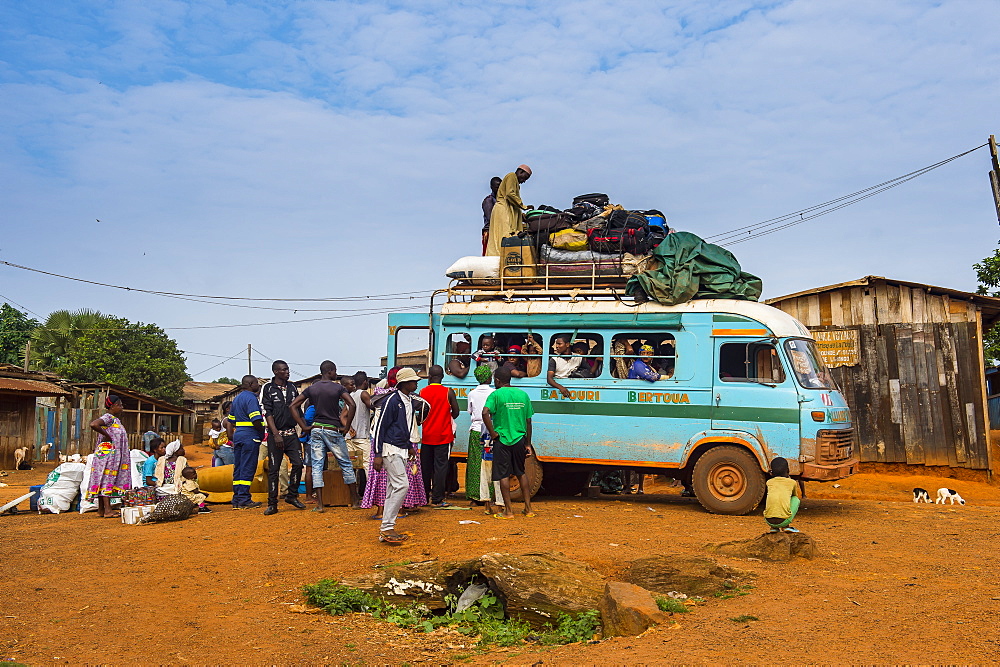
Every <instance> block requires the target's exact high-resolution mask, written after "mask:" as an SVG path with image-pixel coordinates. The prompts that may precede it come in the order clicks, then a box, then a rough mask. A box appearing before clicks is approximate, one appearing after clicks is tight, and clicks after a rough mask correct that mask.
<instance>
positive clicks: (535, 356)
mask: <svg viewBox="0 0 1000 667" xmlns="http://www.w3.org/2000/svg"><path fill="white" fill-rule="evenodd" d="M485 338H487V337H486V336H483V339H485ZM490 338H492V342H491V343H490V342H488V341H487V342H486V344H492V345H493V350H494V351H493V352H491V353H490V354H489V355H488V358H490V359H497V360H498V361H497V363H498V364H499V367H501V368H503V367H506V368H507V369H508V370H509V371H510V372H511V377H513V378H514V379H517V378H523V377H537V376H538V375H541V373H542V337H541V335H540V334H536V333H528V332H525V333H508V332H497V333H495V334H493V335H492V336H490ZM481 342H483V340H482V339H481ZM473 357H474V359H475V357H476V355H473ZM479 363H482V362H479Z"/></svg>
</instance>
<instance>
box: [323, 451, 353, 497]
mask: <svg viewBox="0 0 1000 667" xmlns="http://www.w3.org/2000/svg"><path fill="white" fill-rule="evenodd" d="M330 465H332V466H335V467H336V470H324V471H323V504H324V505H326V506H327V507H346V506H347V505H350V504H351V492H350V491H348V490H347V485H346V484H344V474H343V473H342V472H341V471H340V466H339V465H337V462H336V461H330Z"/></svg>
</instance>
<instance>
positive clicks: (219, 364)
mask: <svg viewBox="0 0 1000 667" xmlns="http://www.w3.org/2000/svg"><path fill="white" fill-rule="evenodd" d="M244 351H245V350H242V349H241V350H240V351H239V352H237V353H236V354H234V355H233V356H231V357H229V358H228V359H223V360H222V361H220V362H219V363H217V364H215V365H214V366H209V367H208V368H206V369H205V370H203V371H199V372H197V373H193V374H192V375H191V377H194V376H195V375H202V374H204V373H207V372H209V371H210V370H212V369H213V368H218V367H219V366H221V365H222V364H224V363H226V362H227V361H231V360H232V359H235V358H236V357H238V356H240V355H241V354H243V352H244Z"/></svg>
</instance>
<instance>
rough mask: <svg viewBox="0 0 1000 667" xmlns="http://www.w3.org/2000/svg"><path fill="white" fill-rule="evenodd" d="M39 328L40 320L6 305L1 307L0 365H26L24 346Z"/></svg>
mask: <svg viewBox="0 0 1000 667" xmlns="http://www.w3.org/2000/svg"><path fill="white" fill-rule="evenodd" d="M37 327H38V320H36V319H34V318H31V317H28V314H27V313H22V312H21V311H20V310H18V309H17V308H14V307H13V306H11V305H9V304H6V303H5V304H3V305H2V306H0V364H21V363H24V345H25V344H26V343H27V342H28V341H29V340H31V332H32V331H34V330H35V329H36V328H37Z"/></svg>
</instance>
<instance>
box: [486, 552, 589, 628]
mask: <svg viewBox="0 0 1000 667" xmlns="http://www.w3.org/2000/svg"><path fill="white" fill-rule="evenodd" d="M480 561H481V568H480V572H481V573H482V575H483V576H484V577H486V578H487V579H489V580H490V583H491V588H494V589H495V590H498V591H499V592H500V593H501V595H502V596H503V598H504V600H505V602H506V608H507V614H508V615H510V616H512V617H514V618H519V619H521V620H524V621H528V622H529V623H532V624H534V625H538V624H541V623H544V622H546V621H552V620H554V619H555V617H556V615H557V614H558V613H559V612H561V611H562V612H566V613H568V614H578V613H580V612H583V611H588V610H590V609H597V604H598V602H600V600H601V596H602V595H603V594H604V577H602V576H601V575H600V574H599V573H598V572H597V570H595V569H594V568H592V567H590V566H589V565H585V564H583V563H580V562H578V561H575V560H570V559H569V558H566V557H565V556H563V555H562V554H556V553H551V552H543V553H528V554H522V555H520V556H515V555H512V554H500V553H491V554H484V555H483V556H482V558H480Z"/></svg>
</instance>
